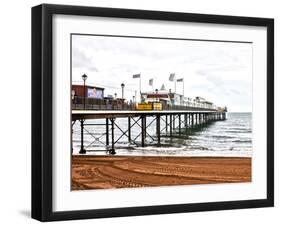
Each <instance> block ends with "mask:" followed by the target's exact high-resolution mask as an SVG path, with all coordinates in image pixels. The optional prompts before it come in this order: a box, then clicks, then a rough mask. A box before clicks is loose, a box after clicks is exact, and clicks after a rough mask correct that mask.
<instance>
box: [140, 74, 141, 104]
mask: <svg viewBox="0 0 281 226" xmlns="http://www.w3.org/2000/svg"><path fill="white" fill-rule="evenodd" d="M140 103H141V75H140Z"/></svg>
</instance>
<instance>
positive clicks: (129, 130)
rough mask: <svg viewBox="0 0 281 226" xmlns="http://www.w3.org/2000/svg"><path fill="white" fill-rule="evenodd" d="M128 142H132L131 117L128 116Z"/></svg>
mask: <svg viewBox="0 0 281 226" xmlns="http://www.w3.org/2000/svg"><path fill="white" fill-rule="evenodd" d="M128 142H129V143H131V117H130V116H129V117H128Z"/></svg>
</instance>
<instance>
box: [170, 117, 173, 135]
mask: <svg viewBox="0 0 281 226" xmlns="http://www.w3.org/2000/svg"><path fill="white" fill-rule="evenodd" d="M172 122H173V116H172V115H170V137H172V136H173V125H172Z"/></svg>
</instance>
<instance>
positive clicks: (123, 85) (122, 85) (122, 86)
mask: <svg viewBox="0 0 281 226" xmlns="http://www.w3.org/2000/svg"><path fill="white" fill-rule="evenodd" d="M124 87H125V84H124V83H122V84H121V88H122V110H123V105H124Z"/></svg>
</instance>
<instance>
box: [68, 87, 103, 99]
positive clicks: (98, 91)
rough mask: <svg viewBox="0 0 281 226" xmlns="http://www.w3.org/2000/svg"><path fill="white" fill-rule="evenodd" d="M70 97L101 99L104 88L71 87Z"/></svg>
mask: <svg viewBox="0 0 281 226" xmlns="http://www.w3.org/2000/svg"><path fill="white" fill-rule="evenodd" d="M72 96H73V97H74V96H77V97H84V96H85V97H87V98H93V99H103V98H104V88H101V87H97V86H89V85H86V86H85V89H84V85H72Z"/></svg>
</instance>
